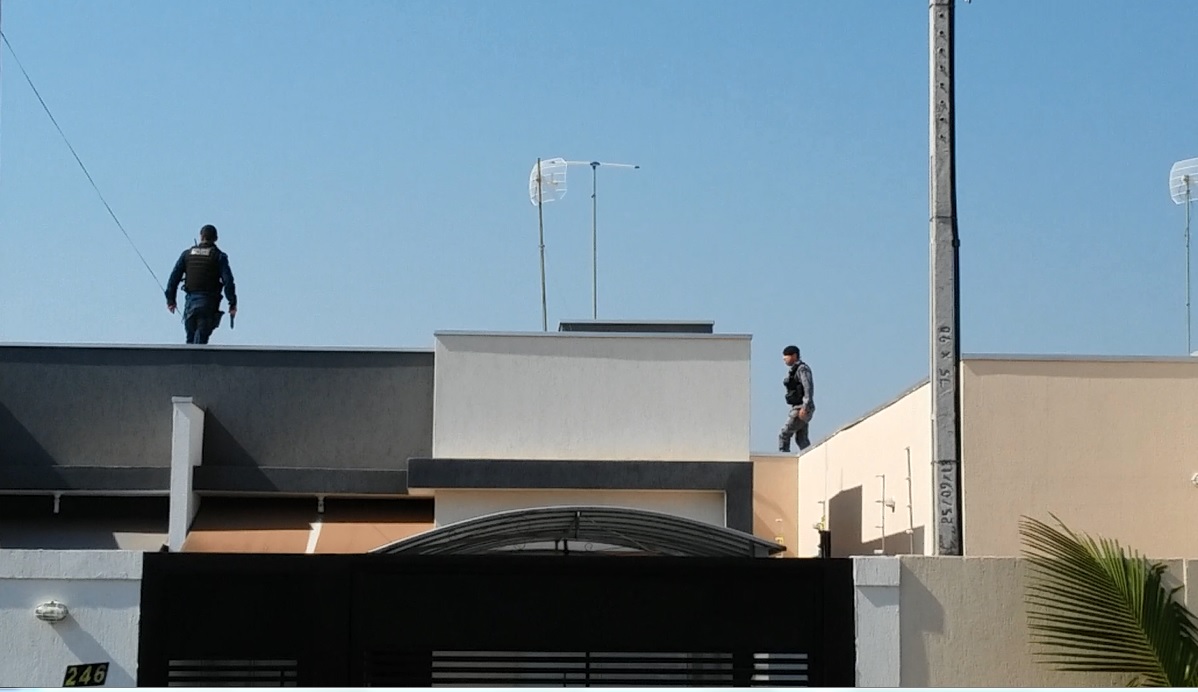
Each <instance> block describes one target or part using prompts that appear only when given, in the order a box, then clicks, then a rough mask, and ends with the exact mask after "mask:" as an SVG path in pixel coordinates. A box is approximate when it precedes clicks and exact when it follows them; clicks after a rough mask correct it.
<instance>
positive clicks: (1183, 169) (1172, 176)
mask: <svg viewBox="0 0 1198 692" xmlns="http://www.w3.org/2000/svg"><path fill="white" fill-rule="evenodd" d="M1195 182H1198V159H1185V160H1182V161H1178V162H1177V163H1174V164H1173V168H1172V169H1170V171H1169V194H1170V196H1172V197H1173V203H1174V204H1184V205H1186V230H1185V240H1186V355H1188V356H1192V355H1194V346H1193V343H1192V342H1193V334H1194V332H1193V330H1192V329H1191V328H1190V295H1191V293H1190V202H1191V201H1192V196H1191V194H1190V193H1191V187H1192V186H1193V184H1194V183H1195Z"/></svg>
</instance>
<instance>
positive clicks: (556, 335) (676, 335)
mask: <svg viewBox="0 0 1198 692" xmlns="http://www.w3.org/2000/svg"><path fill="white" fill-rule="evenodd" d="M440 336H501V337H516V336H520V337H536V338H551V339H560V338H567V339H662V338H666V339H729V340H743V339H752V338H753V335H752V334H694V333H690V332H560V331H559V332H539V331H538V332H475V331H463V330H442V331H436V332H433V337H434V338H435V337H440Z"/></svg>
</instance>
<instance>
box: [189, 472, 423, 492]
mask: <svg viewBox="0 0 1198 692" xmlns="http://www.w3.org/2000/svg"><path fill="white" fill-rule="evenodd" d="M192 477H193V479H194V481H193V482H194V487H195V490H196V492H198V493H205V492H210V493H283V494H291V495H407V494H408V472H407V470H406V469H346V468H291V467H279V466H220V465H201V466H197V467H196V468H195V472H194V474H193V476H192Z"/></svg>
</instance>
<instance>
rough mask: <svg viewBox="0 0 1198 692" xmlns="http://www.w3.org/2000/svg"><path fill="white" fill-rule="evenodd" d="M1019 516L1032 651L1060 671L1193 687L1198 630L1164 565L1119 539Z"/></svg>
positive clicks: (1196, 676)
mask: <svg viewBox="0 0 1198 692" xmlns="http://www.w3.org/2000/svg"><path fill="white" fill-rule="evenodd" d="M1053 519H1054V520H1056V522H1057V524H1058V526H1059V528H1058V527H1053V526H1049V525H1048V524H1045V523H1043V522H1041V521H1037V520H1035V519H1031V518H1028V517H1024V518H1023V519H1021V520H1020V525H1019V532H1020V534H1021V535H1022V536H1023V540H1024V546H1025V550H1024V554H1025V556H1026V557H1027V560H1028V583H1027V588H1026V591H1025V603H1026V605H1027V611H1028V626H1029V629H1031V632H1032V636H1031V641H1032V646H1033V651H1034V654H1035V656H1036V657H1037V658H1039V659H1040V660H1041V661H1043V662H1044V663H1047V664H1048V665H1051V666H1052V667H1054V668H1056V669H1057V670H1061V671H1081V672H1090V673H1128V674H1130V675H1132V676H1134V678H1133V680H1132V684H1133V685H1138V686H1149V687H1193V686H1195V685H1198V628H1196V627H1195V624H1194V619H1193V616H1192V615H1191V614H1190V612H1189V611H1188V610H1186V608H1185V606H1184V605H1182V604H1181V603H1180V602H1178V601H1177V600H1176V599H1175V598H1174V597H1175V595H1176V593H1177V591H1178V589H1170V588H1168V587H1167V586H1166V585H1165V581H1164V579H1165V566H1164V565H1163V564H1160V563H1153V562H1149V561H1148V560H1147V559H1145V558H1144V557H1142V556H1140V555H1139V554H1138V553H1135V552H1133V553H1132V554H1131V555H1128V554H1126V553H1125V552H1124V549H1123V547H1122V546H1120V545H1119V543H1118V542H1116V541H1112V540H1109V539H1098V540H1095V539H1093V538H1090V537H1089V536H1086V535H1084V534H1080V535H1079V534H1076V533H1074V532H1073V531H1070V530H1069V529H1068V528H1066V527H1065V526H1064V524H1061V522H1060V520H1059V519H1057V518H1056V517H1055V516H1053Z"/></svg>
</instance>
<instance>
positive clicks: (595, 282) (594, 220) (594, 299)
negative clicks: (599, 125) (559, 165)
mask: <svg viewBox="0 0 1198 692" xmlns="http://www.w3.org/2000/svg"><path fill="white" fill-rule="evenodd" d="M566 165H568V166H590V167H591V319H596V320H597V319H599V232H598V226H599V221H598V219H599V167H600V166H607V167H609V168H631V169H634V170H635V169H638V168H640V166H639V165H637V164H634V163H608V162H606V161H566ZM564 182H565V178H564V175H563V184H564Z"/></svg>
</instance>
